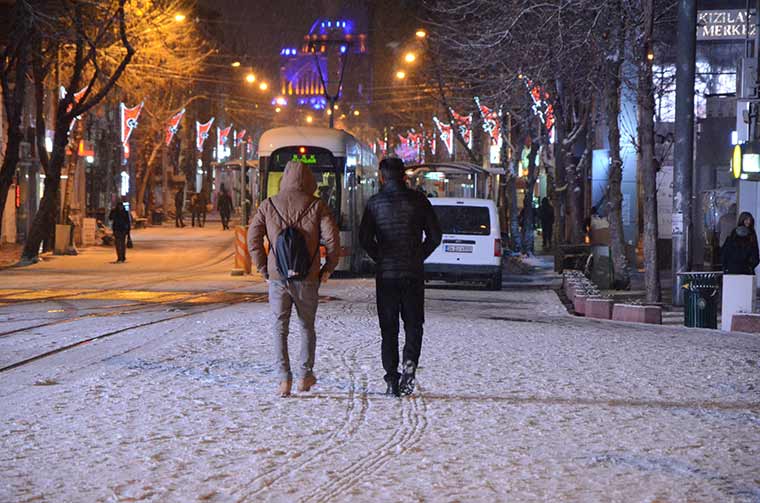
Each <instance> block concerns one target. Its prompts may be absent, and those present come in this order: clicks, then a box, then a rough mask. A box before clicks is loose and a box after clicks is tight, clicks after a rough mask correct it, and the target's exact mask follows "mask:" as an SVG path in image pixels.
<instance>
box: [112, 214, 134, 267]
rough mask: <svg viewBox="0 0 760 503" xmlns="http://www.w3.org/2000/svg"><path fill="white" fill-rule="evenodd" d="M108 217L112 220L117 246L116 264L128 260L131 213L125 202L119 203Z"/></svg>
mask: <svg viewBox="0 0 760 503" xmlns="http://www.w3.org/2000/svg"><path fill="white" fill-rule="evenodd" d="M108 219H109V220H110V221H111V229H113V237H114V245H115V246H116V262H114V264H121V263H124V262H126V260H127V236H129V231H130V230H131V227H132V226H131V225H130V223H129V213H127V210H126V208H124V203H118V204H117V205H116V207H115V208H114V209H112V210H111V213H110V214H109V215H108Z"/></svg>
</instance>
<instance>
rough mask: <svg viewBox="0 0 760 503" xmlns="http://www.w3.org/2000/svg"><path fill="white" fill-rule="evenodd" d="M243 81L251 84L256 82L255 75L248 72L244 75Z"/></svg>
mask: <svg viewBox="0 0 760 503" xmlns="http://www.w3.org/2000/svg"><path fill="white" fill-rule="evenodd" d="M245 81H246V82H248V83H249V84H253V83H254V82H256V76H255V75H254V74H252V73H249V74H248V75H246V76H245Z"/></svg>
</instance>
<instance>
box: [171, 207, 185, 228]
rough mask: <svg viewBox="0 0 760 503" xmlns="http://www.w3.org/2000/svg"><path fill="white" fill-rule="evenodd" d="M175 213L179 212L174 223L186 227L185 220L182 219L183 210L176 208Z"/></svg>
mask: <svg viewBox="0 0 760 503" xmlns="http://www.w3.org/2000/svg"><path fill="white" fill-rule="evenodd" d="M175 213H176V214H177V216H176V218H175V219H174V225H175V226H177V227H184V226H185V222H183V221H182V210H176V211H175Z"/></svg>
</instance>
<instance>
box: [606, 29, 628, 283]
mask: <svg viewBox="0 0 760 503" xmlns="http://www.w3.org/2000/svg"><path fill="white" fill-rule="evenodd" d="M623 26H624V21H623V20H621V21H620V26H619V27H618V30H619V33H618V34H617V37H618V43H617V44H616V47H614V48H613V54H611V55H610V56H609V59H608V61H609V62H608V64H607V75H606V79H605V95H606V101H607V103H606V111H607V126H608V127H609V133H608V138H609V143H610V150H609V158H610V168H609V173H608V175H607V178H608V187H607V189H608V204H609V214H608V218H609V223H610V249H611V254H612V264H613V268H614V287H615V288H618V289H626V288H628V287H629V285H630V282H631V281H630V275H629V272H628V260H627V258H626V254H625V236H624V234H623V192H622V188H621V184H622V181H623V160H622V158H621V157H620V124H619V122H618V121H619V118H620V89H621V76H620V71H621V67H622V62H623V51H624V48H623V42H624V40H625V36H624V33H623V31H624V29H623Z"/></svg>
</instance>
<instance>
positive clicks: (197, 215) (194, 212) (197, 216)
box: [193, 210, 203, 227]
mask: <svg viewBox="0 0 760 503" xmlns="http://www.w3.org/2000/svg"><path fill="white" fill-rule="evenodd" d="M196 219H197V220H198V227H203V224H202V223H201V212H200V211H195V210H193V227H195V220H196Z"/></svg>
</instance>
